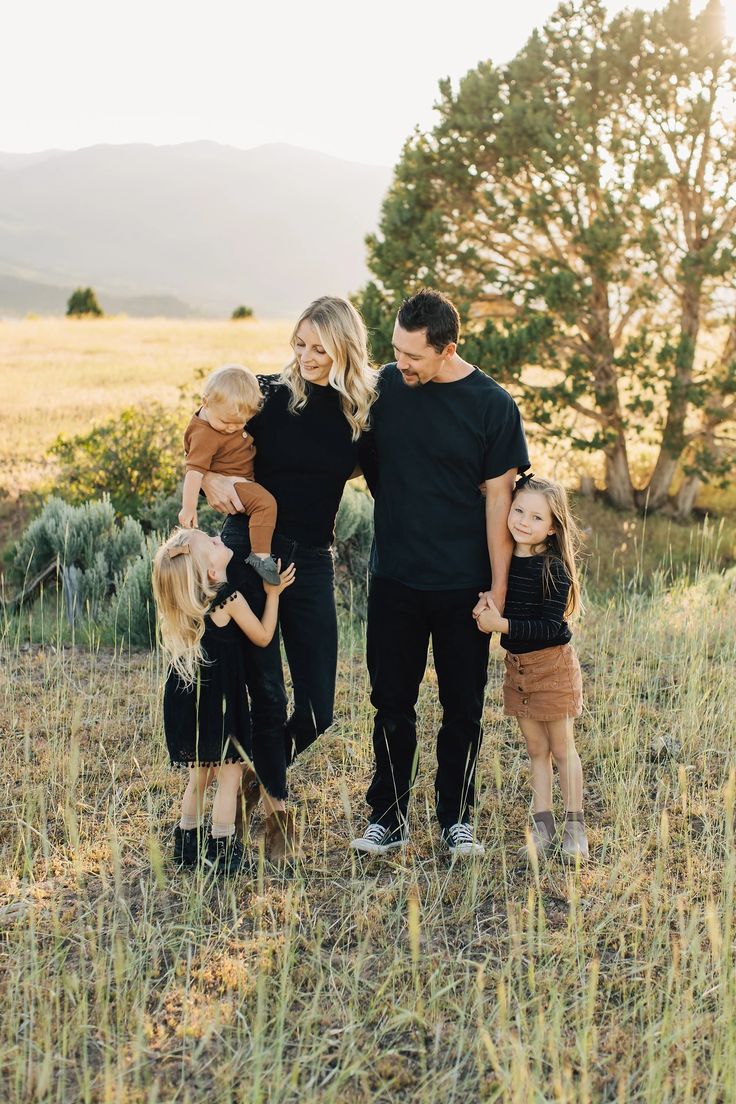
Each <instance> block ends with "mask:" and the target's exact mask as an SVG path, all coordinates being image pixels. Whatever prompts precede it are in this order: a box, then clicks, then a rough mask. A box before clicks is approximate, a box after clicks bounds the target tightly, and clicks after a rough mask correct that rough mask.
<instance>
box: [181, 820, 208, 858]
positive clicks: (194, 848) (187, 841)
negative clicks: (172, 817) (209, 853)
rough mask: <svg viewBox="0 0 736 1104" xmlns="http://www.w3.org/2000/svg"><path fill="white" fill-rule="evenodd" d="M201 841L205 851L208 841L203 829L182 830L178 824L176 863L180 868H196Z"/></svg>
mask: <svg viewBox="0 0 736 1104" xmlns="http://www.w3.org/2000/svg"><path fill="white" fill-rule="evenodd" d="M200 841H201V844H202V849H204V846H205V842H206V841H205V837H204V833H203V831H202V829H201V828H181V827H180V826H179V825H178V824H177V826H176V828H175V829H174V862H175V863H178V864H179V865H180V866H196V865H197V863H198V862H199V853H200Z"/></svg>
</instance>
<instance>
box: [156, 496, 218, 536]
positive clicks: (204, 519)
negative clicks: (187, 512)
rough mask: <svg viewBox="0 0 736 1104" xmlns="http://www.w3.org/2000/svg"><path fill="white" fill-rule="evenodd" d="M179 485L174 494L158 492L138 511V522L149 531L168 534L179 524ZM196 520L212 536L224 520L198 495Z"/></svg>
mask: <svg viewBox="0 0 736 1104" xmlns="http://www.w3.org/2000/svg"><path fill="white" fill-rule="evenodd" d="M181 492H182V489H181V487H179V488H178V490H177V491H176V492H175V493H174V494H170V495H167V494H160V495H157V496H156V498H154V499H153V501H152V502H150V503H148V504H147V505H146V506H144V507H143V509H142V510H141V512H140V517H139V520H140V523H141V525H142V526H143V528H144V529H145V530H146V531H147V532H150V533H161V534H162V535H163V536H168V535H169V533H170V532H171V530H172V529H173V528H174V527H175V526H177V525H178V524H179V511H180V510H181ZM197 521H198V522H199V528H200V529H203V530H204V531H205V533H209V534H210V536H214V535H215V534H216V533H219V532H220V530H221V529H222V526H223V524H224V521H225V515H224V514H219V513H218V512H217V510H213V509H212V507H211V506H208V505H207V500H206V499H204V498H202V497H200V499H199V502H198V503H197Z"/></svg>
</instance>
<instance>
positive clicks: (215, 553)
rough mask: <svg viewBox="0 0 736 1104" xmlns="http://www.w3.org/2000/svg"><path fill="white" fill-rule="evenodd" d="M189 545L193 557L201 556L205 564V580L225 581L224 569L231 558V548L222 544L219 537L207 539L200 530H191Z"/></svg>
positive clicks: (212, 581)
mask: <svg viewBox="0 0 736 1104" xmlns="http://www.w3.org/2000/svg"><path fill="white" fill-rule="evenodd" d="M189 544H190V545H191V549H192V552H193V553H194V555H195V556H202V557H203V559H204V560H205V563H206V564H207V578H208V579H209V580H210V582H211V583H221V582H223V581H224V580H225V577H226V572H225V569H226V567H227V565H228V564H229V563H230V560H231V559H232V558H233V550H232V548H228V547H227V545H226V544H223V543H222V541H221V540H220V538H219V537H209V536H208V535H207V534H206V533H203V532H202V530H201V529H192V531H191V533H190V535H189Z"/></svg>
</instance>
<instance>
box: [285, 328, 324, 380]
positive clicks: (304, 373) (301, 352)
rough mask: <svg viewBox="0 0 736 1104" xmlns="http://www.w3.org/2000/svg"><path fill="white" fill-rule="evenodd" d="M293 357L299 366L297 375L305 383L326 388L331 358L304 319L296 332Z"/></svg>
mask: <svg viewBox="0 0 736 1104" xmlns="http://www.w3.org/2000/svg"><path fill="white" fill-rule="evenodd" d="M294 355H295V356H296V359H297V363H298V364H299V374H300V375H301V377H302V379H303V380H306V381H307V383H315V384H317V386H318V387H326V386H327V385H328V384H329V382H330V369H331V368H332V357H331V356H330V355H329V353H328V352H327V351H326V349H325V347H324V345H323V344H322V343H321V342H320V339H319V334H318V333H317V331H316V330H315V328H314V326H313V325H312V323H311V322H310V321H308V320H307V319H305V320H304V321H303V322H302V323H301V324H300V325H299V329H298V330H297V331H296V337H295V338H294Z"/></svg>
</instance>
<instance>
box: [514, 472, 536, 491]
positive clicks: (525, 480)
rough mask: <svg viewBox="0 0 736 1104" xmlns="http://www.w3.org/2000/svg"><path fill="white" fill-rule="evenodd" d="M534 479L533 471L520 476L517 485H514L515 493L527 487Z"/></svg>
mask: <svg viewBox="0 0 736 1104" xmlns="http://www.w3.org/2000/svg"><path fill="white" fill-rule="evenodd" d="M533 478H534V472H533V471H528V472H525V473H524V475H522V476H520V477H519V478H518V479H517V480H516V484H515V485H514V490H515V491H520V490H521V488H522V487H526V485H527V483H528V482H529V480H530V479H533Z"/></svg>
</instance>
